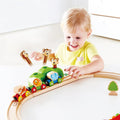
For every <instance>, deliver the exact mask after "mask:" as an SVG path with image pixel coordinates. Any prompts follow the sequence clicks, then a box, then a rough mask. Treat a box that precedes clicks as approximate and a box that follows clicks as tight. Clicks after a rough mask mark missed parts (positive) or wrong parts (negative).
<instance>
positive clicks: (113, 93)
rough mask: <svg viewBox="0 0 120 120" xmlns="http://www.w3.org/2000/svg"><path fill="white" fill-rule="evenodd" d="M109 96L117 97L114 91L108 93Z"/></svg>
mask: <svg viewBox="0 0 120 120" xmlns="http://www.w3.org/2000/svg"><path fill="white" fill-rule="evenodd" d="M109 95H115V96H116V95H118V94H117V93H116V92H115V91H111V92H110V93H109Z"/></svg>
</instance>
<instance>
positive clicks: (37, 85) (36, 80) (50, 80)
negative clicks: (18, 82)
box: [13, 66, 64, 102]
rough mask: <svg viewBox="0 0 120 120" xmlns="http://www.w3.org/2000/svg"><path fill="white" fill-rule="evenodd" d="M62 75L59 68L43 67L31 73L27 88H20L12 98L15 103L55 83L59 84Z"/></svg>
mask: <svg viewBox="0 0 120 120" xmlns="http://www.w3.org/2000/svg"><path fill="white" fill-rule="evenodd" d="M63 77H64V74H63V71H62V69H60V68H51V67H47V66H44V67H42V68H41V69H40V70H39V71H38V72H35V73H33V74H32V75H31V76H30V79H29V81H28V87H25V86H23V87H20V88H18V90H17V93H16V94H15V95H14V96H13V98H14V100H15V101H18V102H20V101H22V100H23V99H24V98H25V97H27V96H29V95H30V94H32V93H34V92H36V91H38V90H42V89H45V88H46V86H50V87H51V86H53V85H54V84H56V83H61V82H62V80H63Z"/></svg>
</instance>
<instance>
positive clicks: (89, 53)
mask: <svg viewBox="0 0 120 120" xmlns="http://www.w3.org/2000/svg"><path fill="white" fill-rule="evenodd" d="M95 55H98V52H97V49H96V48H95V46H94V45H93V44H89V45H88V46H87V56H88V58H89V60H90V61H91V60H92V57H94V56H95Z"/></svg>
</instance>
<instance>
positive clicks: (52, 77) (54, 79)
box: [46, 71, 62, 86]
mask: <svg viewBox="0 0 120 120" xmlns="http://www.w3.org/2000/svg"><path fill="white" fill-rule="evenodd" d="M47 77H48V78H49V79H47V80H46V84H47V85H49V86H53V85H54V84H55V83H61V82H62V78H61V77H60V76H59V75H58V73H57V72H54V71H51V72H49V73H48V74H47Z"/></svg>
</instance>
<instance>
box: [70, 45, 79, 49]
mask: <svg viewBox="0 0 120 120" xmlns="http://www.w3.org/2000/svg"><path fill="white" fill-rule="evenodd" d="M70 46H71V47H72V48H77V47H78V45H70Z"/></svg>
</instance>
